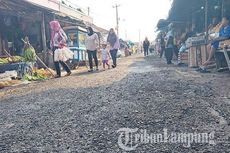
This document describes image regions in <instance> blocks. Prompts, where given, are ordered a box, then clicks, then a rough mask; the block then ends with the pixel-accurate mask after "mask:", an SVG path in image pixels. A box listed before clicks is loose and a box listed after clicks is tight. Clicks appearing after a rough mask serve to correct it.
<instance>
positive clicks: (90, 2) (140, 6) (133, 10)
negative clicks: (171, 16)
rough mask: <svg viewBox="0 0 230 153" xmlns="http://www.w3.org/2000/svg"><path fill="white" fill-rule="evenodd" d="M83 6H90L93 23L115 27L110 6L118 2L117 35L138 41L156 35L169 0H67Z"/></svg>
mask: <svg viewBox="0 0 230 153" xmlns="http://www.w3.org/2000/svg"><path fill="white" fill-rule="evenodd" d="M68 1H70V2H71V3H74V4H76V5H77V6H79V7H81V8H83V10H84V11H85V12H87V8H88V7H89V8H90V16H92V17H93V21H94V24H96V25H98V26H100V27H102V28H105V29H110V28H115V27H116V10H115V9H114V8H113V7H112V6H114V5H116V4H119V5H120V7H119V8H118V10H119V18H120V20H119V22H120V26H119V27H120V28H119V33H120V35H119V37H120V38H122V39H127V40H132V41H136V42H138V41H139V31H140V37H141V40H143V39H144V38H145V37H148V38H149V39H150V40H153V39H154V38H155V36H156V34H155V30H156V24H157V22H158V20H159V19H165V18H167V16H168V12H169V9H170V7H171V0H68Z"/></svg>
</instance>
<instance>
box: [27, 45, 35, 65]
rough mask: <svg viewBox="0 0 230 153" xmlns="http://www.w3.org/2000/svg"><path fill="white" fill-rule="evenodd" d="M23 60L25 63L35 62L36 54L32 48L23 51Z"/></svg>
mask: <svg viewBox="0 0 230 153" xmlns="http://www.w3.org/2000/svg"><path fill="white" fill-rule="evenodd" d="M24 60H25V62H34V61H36V53H35V50H34V48H33V47H32V46H30V47H28V48H26V49H25V51H24Z"/></svg>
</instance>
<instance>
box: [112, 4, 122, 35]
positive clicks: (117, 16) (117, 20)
mask: <svg viewBox="0 0 230 153" xmlns="http://www.w3.org/2000/svg"><path fill="white" fill-rule="evenodd" d="M120 6H121V5H118V4H116V5H115V6H113V8H115V9H116V23H117V27H116V29H117V36H119V14H118V7H120Z"/></svg>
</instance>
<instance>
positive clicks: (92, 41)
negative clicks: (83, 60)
mask: <svg viewBox="0 0 230 153" xmlns="http://www.w3.org/2000/svg"><path fill="white" fill-rule="evenodd" d="M87 31H88V36H87V38H86V49H87V53H88V59H89V66H90V70H89V72H93V58H94V61H95V66H96V70H97V71H98V70H99V69H98V58H97V49H98V48H99V38H98V35H97V34H96V33H95V32H94V31H93V29H92V28H91V27H88V29H87Z"/></svg>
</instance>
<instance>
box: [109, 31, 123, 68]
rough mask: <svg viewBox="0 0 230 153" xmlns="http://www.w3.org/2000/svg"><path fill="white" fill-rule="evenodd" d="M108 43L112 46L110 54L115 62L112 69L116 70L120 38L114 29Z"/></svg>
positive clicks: (110, 33)
mask: <svg viewBox="0 0 230 153" xmlns="http://www.w3.org/2000/svg"><path fill="white" fill-rule="evenodd" d="M107 42H108V43H109V44H110V46H111V49H110V54H111V57H112V60H113V65H112V67H113V68H115V67H116V66H117V51H118V49H119V48H120V43H119V38H118V36H117V35H116V33H115V31H114V29H110V31H109V35H108V38H107Z"/></svg>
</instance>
